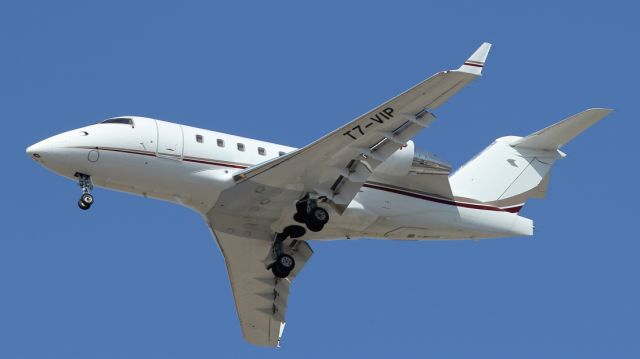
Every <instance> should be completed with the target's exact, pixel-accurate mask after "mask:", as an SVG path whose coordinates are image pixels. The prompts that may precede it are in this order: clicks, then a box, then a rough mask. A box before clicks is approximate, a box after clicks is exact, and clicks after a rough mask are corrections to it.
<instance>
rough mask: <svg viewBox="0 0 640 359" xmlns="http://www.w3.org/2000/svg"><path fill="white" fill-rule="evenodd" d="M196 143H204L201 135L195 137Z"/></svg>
mask: <svg viewBox="0 0 640 359" xmlns="http://www.w3.org/2000/svg"><path fill="white" fill-rule="evenodd" d="M196 142H198V143H203V142H204V138H203V137H202V135H196Z"/></svg>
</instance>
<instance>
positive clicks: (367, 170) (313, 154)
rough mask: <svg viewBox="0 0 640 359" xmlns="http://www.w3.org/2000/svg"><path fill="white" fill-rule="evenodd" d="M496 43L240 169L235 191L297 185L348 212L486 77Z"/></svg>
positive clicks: (297, 187)
mask: <svg viewBox="0 0 640 359" xmlns="http://www.w3.org/2000/svg"><path fill="white" fill-rule="evenodd" d="M490 47H491V44H489V43H484V44H482V46H480V48H478V50H476V52H475V53H474V54H473V55H472V56H471V57H470V58H469V59H468V60H467V61H465V62H464V64H463V65H462V66H461V67H460V68H459V69H457V70H451V71H444V72H440V73H437V74H435V75H433V76H432V77H430V78H428V79H427V80H425V81H423V82H421V83H420V84H418V85H416V86H415V87H413V88H411V89H409V90H408V91H406V92H404V93H402V94H400V95H398V96H396V97H395V98H393V99H391V100H389V101H387V102H385V103H383V104H382V105H380V106H378V107H376V108H374V109H373V110H371V111H369V112H367V113H365V114H364V115H362V116H360V117H358V118H357V119H355V120H354V121H352V122H350V123H348V124H346V125H345V126H342V127H340V128H338V129H337V130H335V131H333V132H331V133H329V134H328V135H326V136H324V137H322V138H320V139H319V140H317V141H315V142H313V143H311V144H309V145H308V146H305V147H303V148H301V149H299V150H298V151H295V152H292V153H290V154H288V155H286V156H282V157H280V158H276V159H274V160H272V161H268V162H265V163H262V164H260V165H257V166H254V167H250V168H248V169H246V170H244V171H241V172H239V173H237V174H236V175H235V176H234V179H235V181H236V183H237V184H238V185H237V186H235V187H234V188H231V189H230V190H229V191H230V192H234V193H238V194H242V195H244V194H245V193H246V192H247V189H246V188H245V186H242V185H241V184H242V183H245V182H252V184H250V185H249V186H248V187H255V186H257V185H263V186H269V187H274V188H283V189H284V188H287V189H291V188H295V190H294V191H297V194H298V196H299V195H300V194H301V193H306V192H309V193H316V194H318V195H320V196H325V197H326V198H327V199H328V200H329V202H330V203H332V204H333V205H334V208H336V209H337V210H338V211H339V212H341V211H343V210H344V209H345V208H346V206H347V205H348V204H349V203H350V202H351V200H352V199H353V197H355V195H356V194H357V193H358V191H359V190H360V187H361V186H362V184H363V183H364V182H365V181H366V179H367V178H368V177H369V176H370V175H371V173H372V171H373V170H375V168H376V167H377V166H378V165H380V164H381V163H382V162H384V160H386V159H387V158H389V157H390V156H391V155H392V154H393V153H394V152H395V151H397V150H398V149H399V148H400V147H401V146H403V145H404V144H406V142H407V141H408V140H410V139H411V138H413V137H414V136H415V135H416V134H417V133H418V132H419V131H420V130H422V129H423V128H425V127H427V126H428V125H429V123H430V122H431V121H432V120H433V119H434V118H435V117H434V116H433V115H432V114H431V112H430V111H431V110H433V109H435V108H437V107H439V106H440V105H442V104H443V103H444V102H445V101H446V100H448V99H449V98H450V97H451V96H453V95H454V94H455V93H457V92H458V91H459V90H460V89H462V88H463V87H464V86H466V85H467V84H468V83H469V82H471V81H473V80H474V79H475V78H476V77H478V76H480V75H481V70H482V67H483V66H484V61H485V59H486V57H487V55H488V53H489V49H490ZM234 198H237V196H234Z"/></svg>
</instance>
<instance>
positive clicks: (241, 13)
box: [0, 1, 640, 358]
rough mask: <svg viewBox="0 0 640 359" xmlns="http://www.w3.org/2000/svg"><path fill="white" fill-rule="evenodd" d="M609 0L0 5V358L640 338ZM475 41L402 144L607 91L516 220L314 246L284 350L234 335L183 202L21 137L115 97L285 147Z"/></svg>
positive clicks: (627, 133)
mask: <svg viewBox="0 0 640 359" xmlns="http://www.w3.org/2000/svg"><path fill="white" fill-rule="evenodd" d="M630 4H632V2H629V1H606V2H601V1H599V2H590V1H576V2H570V1H567V2H559V1H536V2H527V3H524V2H522V3H520V2H507V1H505V2H496V1H483V2H475V1H456V2H448V1H437V2H435V1H434V2H427V1H416V2H404V1H393V2H392V1H387V2H379V1H366V2H360V3H356V2H353V3H347V2H344V1H323V2H318V3H314V4H304V3H302V2H296V1H278V2H274V1H271V2H258V1H256V2H249V1H243V2H240V1H238V2H229V4H223V3H222V2H220V3H219V4H218V3H215V2H206V1H202V2H184V3H182V4H179V5H178V4H177V3H176V4H167V3H162V2H156V1H149V2H128V1H108V2H88V1H78V2H74V3H72V2H64V1H62V2H49V1H41V2H38V1H22V2H3V3H2V4H1V5H0V44H2V55H1V56H0V68H1V69H2V70H1V71H2V72H1V73H2V77H1V78H0V98H1V99H2V101H1V102H0V113H1V116H0V118H1V119H0V121H1V123H2V124H3V127H4V132H3V133H4V140H5V144H7V146H5V147H4V148H5V149H7V150H8V153H9V156H8V160H9V163H8V164H6V165H5V169H4V171H3V174H4V175H3V176H2V179H1V181H2V185H3V188H4V189H5V194H4V196H3V199H4V205H3V206H2V209H1V211H2V216H0V218H1V223H2V226H0V357H2V358H88V357H89V358H134V357H135V358H185V357H188V358H218V357H232V358H233V357H258V356H260V357H264V358H268V357H278V358H287V357H308V358H320V357H328V356H329V357H334V356H342V355H345V356H346V355H356V354H357V355H361V356H363V357H364V356H366V357H389V356H392V355H397V354H401V355H408V356H410V357H418V356H419V357H432V358H469V357H487V358H514V357H517V358H540V357H563V358H565V357H581V358H589V357H594V358H601V357H616V358H637V357H640V341H639V340H638V339H639V338H640V327H639V325H638V323H639V322H640V309H639V306H638V303H640V289H639V288H638V284H637V283H638V276H639V275H640V264H639V261H638V258H639V255H640V243H639V242H638V238H637V233H636V232H637V231H636V230H635V224H636V223H637V215H636V213H637V211H636V208H635V204H636V203H637V202H638V193H637V174H638V169H637V165H635V160H636V156H635V155H636V154H637V147H636V143H637V134H638V132H639V131H638V130H640V126H639V125H638V122H637V118H638V110H637V104H638V101H637V98H638V95H637V94H638V91H637V85H636V84H637V82H638V79H639V78H640V76H639V75H640V74H639V68H640V67H638V66H637V65H636V64H635V62H636V61H637V59H638V58H640V48H639V47H638V45H637V34H638V33H639V30H640V28H639V27H640V26H639V25H638V22H637V16H636V15H637V13H638V11H639V9H638V8H637V7H636V6H635V5H630ZM483 41H490V42H492V43H493V44H494V47H493V49H492V53H491V55H490V58H489V60H488V63H487V66H486V67H485V72H484V76H483V78H482V79H480V80H479V81H476V82H475V83H473V84H472V85H470V86H468V87H467V88H466V89H465V90H464V91H463V92H461V93H460V94H459V95H457V96H456V97H455V98H454V99H453V100H451V101H450V102H449V103H447V104H446V105H445V106H443V107H441V108H440V109H439V110H438V111H437V115H438V120H437V121H436V122H435V123H434V124H433V125H432V126H431V127H430V128H429V129H427V130H426V131H424V132H423V133H421V134H420V135H419V136H418V138H417V139H416V142H417V144H418V146H419V147H421V148H423V149H425V150H428V151H431V152H435V153H437V154H439V155H440V156H441V157H443V158H446V159H448V160H449V161H450V162H451V163H453V164H454V166H456V167H457V166H459V165H461V164H462V163H464V162H465V161H466V160H467V159H469V158H470V157H471V156H473V155H474V154H475V153H477V152H478V151H480V150H481V149H482V148H484V147H485V146H486V145H488V144H489V143H490V142H491V141H492V140H493V139H494V138H496V137H499V136H502V135H510V134H513V135H525V134H528V133H530V132H532V131H535V130H538V129H540V128H542V127H544V126H547V125H549V124H551V123H553V122H556V121H558V120H560V119H562V118H565V117H567V116H569V115H571V114H573V113H576V112H579V111H581V110H583V109H585V108H589V107H611V108H614V109H615V110H616V112H614V113H613V114H612V115H611V116H610V117H608V118H606V119H605V120H604V121H603V122H602V123H600V124H598V125H596V126H595V127H593V128H592V129H590V130H589V131H588V132H587V133H585V134H584V135H583V136H582V137H580V138H578V139H577V140H575V142H572V143H571V144H570V145H569V146H567V147H566V148H565V152H566V153H568V157H567V158H566V159H565V160H563V161H561V162H560V163H558V165H557V166H556V167H555V169H554V172H553V175H552V181H551V186H550V192H549V196H548V198H547V199H545V200H535V201H531V202H529V203H528V204H527V206H526V207H525V209H524V210H523V212H522V214H523V215H524V216H527V217H529V218H533V219H534V220H535V223H536V235H535V236H534V237H530V238H509V239H497V240H487V241H480V242H470V241H458V242H408V243H402V242H395V241H388V242H382V241H368V240H361V241H351V242H347V241H335V242H326V243H317V242H314V243H312V247H313V248H314V250H315V255H314V257H313V259H312V260H311V261H310V262H309V263H308V265H307V266H305V269H304V271H303V272H302V274H301V275H300V277H299V279H298V280H297V281H296V283H295V285H294V287H293V289H292V295H291V297H290V302H289V309H288V313H287V316H288V318H287V319H288V324H287V330H286V332H285V337H284V340H283V347H282V348H281V349H278V350H275V349H265V348H256V347H252V346H250V345H249V344H246V343H245V342H244V340H243V339H242V336H241V334H240V328H239V325H238V322H237V318H236V313H235V310H234V306H233V300H232V296H231V290H230V287H229V284H228V280H227V274H226V271H225V266H224V262H223V258H222V255H221V254H220V253H219V252H218V249H217V248H216V245H215V243H214V241H213V239H212V238H211V237H210V234H209V232H208V230H207V228H206V226H205V225H204V223H203V222H202V221H201V219H200V217H199V216H198V215H196V214H195V213H193V212H191V211H190V210H188V209H185V208H181V207H178V206H175V205H172V204H168V203H164V202H159V201H154V200H148V199H143V198H138V197H133V196H129V195H125V194H121V193H116V192H110V191H107V190H103V189H99V190H97V191H95V195H96V198H97V203H96V205H95V206H94V207H93V208H92V209H91V211H88V212H81V211H80V210H79V209H78V208H77V207H76V201H77V198H78V196H79V189H78V187H77V186H76V184H74V183H72V182H70V181H68V180H66V179H63V178H61V177H59V176H57V175H54V174H52V173H50V172H48V171H47V170H45V169H44V168H42V167H40V166H38V165H37V164H35V163H33V161H31V160H30V159H29V158H28V157H27V156H26V155H25V153H24V149H25V148H26V147H27V146H28V145H30V144H32V143H34V142H36V141H39V140H41V139H43V138H45V137H48V136H51V135H53V134H56V133H59V132H62V131H65V130H68V129H72V128H76V127H80V126H82V125H85V124H88V123H94V122H97V121H99V120H101V119H104V118H107V117H111V116H115V115H123V114H136V115H143V116H149V117H155V118H160V119H165V120H169V121H174V122H180V123H185V124H188V125H193V126H198V127H203V128H209V129H214V130H218V131H222V132H229V133H234V134H238V135H241V136H247V137H253V138H260V139H265V140H269V141H273V142H278V143H283V144H287V145H292V146H303V145H305V144H307V143H309V142H311V141H312V140H314V139H316V138H317V137H320V136H321V135H323V134H325V133H327V132H328V131H331V130H333V129H335V128H336V127H338V126H340V125H342V124H344V123H346V122H348V121H350V120H351V119H352V118H354V117H355V116H357V115H359V114H361V113H363V112H365V111H366V110H368V109H370V108H372V107H374V106H376V105H377V104H379V103H381V102H382V101H384V100H386V99H387V98H389V97H391V96H394V95H396V94H397V93H399V92H401V91H403V90H405V89H406V88H408V87H410V86H412V85H413V84H415V83H417V82H419V81H421V80H422V79H424V78H426V77H428V76H430V75H431V74H432V73H434V72H436V71H439V70H444V69H448V68H456V67H458V66H459V65H460V64H461V62H462V61H464V60H465V59H466V58H467V57H468V55H470V54H471V52H473V50H474V49H475V48H476V47H477V46H478V45H479V44H480V43H482V42H483Z"/></svg>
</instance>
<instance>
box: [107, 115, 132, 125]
mask: <svg viewBox="0 0 640 359" xmlns="http://www.w3.org/2000/svg"><path fill="white" fill-rule="evenodd" d="M100 123H117V124H121V125H129V126H133V119H130V118H128V117H116V118H110V119H108V120H104V121H102V122H100Z"/></svg>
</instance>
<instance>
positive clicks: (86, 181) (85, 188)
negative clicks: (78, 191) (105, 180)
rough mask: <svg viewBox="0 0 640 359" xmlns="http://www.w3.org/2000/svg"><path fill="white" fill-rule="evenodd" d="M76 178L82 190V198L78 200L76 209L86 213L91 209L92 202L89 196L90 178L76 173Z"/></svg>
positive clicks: (90, 188)
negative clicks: (78, 208)
mask: <svg viewBox="0 0 640 359" xmlns="http://www.w3.org/2000/svg"><path fill="white" fill-rule="evenodd" d="M76 177H78V185H80V188H82V196H80V200H78V207H80V209H82V210H85V211H86V210H88V209H89V208H91V205H92V204H93V202H94V201H93V196H92V195H91V190H92V189H93V183H92V182H91V176H89V175H85V174H84V173H76Z"/></svg>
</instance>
